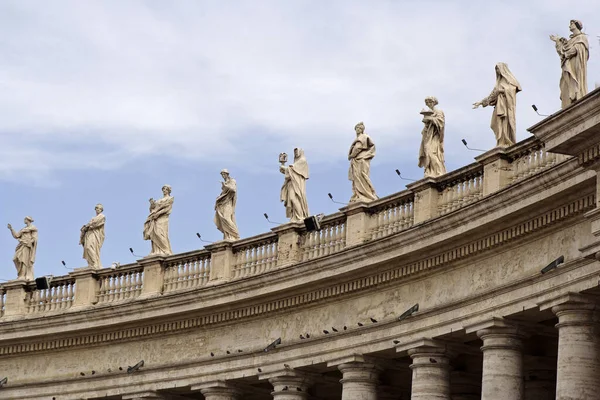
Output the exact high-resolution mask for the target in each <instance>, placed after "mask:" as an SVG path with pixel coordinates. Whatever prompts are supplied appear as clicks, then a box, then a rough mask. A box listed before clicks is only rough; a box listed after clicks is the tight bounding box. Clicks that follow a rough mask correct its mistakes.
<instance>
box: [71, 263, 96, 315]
mask: <svg viewBox="0 0 600 400" xmlns="http://www.w3.org/2000/svg"><path fill="white" fill-rule="evenodd" d="M97 272H98V271H96V269H95V268H82V269H77V270H75V271H73V272H70V273H69V276H71V277H72V278H74V279H75V296H74V299H73V306H72V308H76V307H86V306H90V305H92V304H94V303H95V301H96V293H97V291H98V275H96V273H97Z"/></svg>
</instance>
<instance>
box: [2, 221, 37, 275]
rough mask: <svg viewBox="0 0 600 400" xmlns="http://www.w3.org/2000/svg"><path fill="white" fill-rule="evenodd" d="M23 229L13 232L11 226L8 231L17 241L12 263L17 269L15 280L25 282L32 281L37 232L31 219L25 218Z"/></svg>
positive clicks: (9, 225)
mask: <svg viewBox="0 0 600 400" xmlns="http://www.w3.org/2000/svg"><path fill="white" fill-rule="evenodd" d="M24 222H25V227H24V228H23V229H21V230H20V231H18V232H15V230H14V229H13V227H12V226H11V224H8V229H10V233H11V234H12V236H13V237H14V238H15V239H17V240H18V241H19V244H18V245H17V248H16V249H15V256H14V257H13V262H14V263H15V268H16V269H17V279H22V280H26V281H31V280H33V263H34V262H35V251H36V250H37V241H38V230H37V228H36V227H35V226H33V218H31V217H25V221H24Z"/></svg>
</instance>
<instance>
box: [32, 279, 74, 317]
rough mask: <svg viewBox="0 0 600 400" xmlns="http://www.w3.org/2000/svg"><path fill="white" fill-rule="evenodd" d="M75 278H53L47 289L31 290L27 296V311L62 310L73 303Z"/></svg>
mask: <svg viewBox="0 0 600 400" xmlns="http://www.w3.org/2000/svg"><path fill="white" fill-rule="evenodd" d="M74 296H75V280H74V279H71V278H69V277H60V278H55V279H54V280H52V281H51V282H50V287H49V288H48V289H37V290H32V291H31V292H30V293H29V294H28V296H27V312H28V313H38V312H46V311H54V310H64V309H67V308H70V307H71V305H73V298H74Z"/></svg>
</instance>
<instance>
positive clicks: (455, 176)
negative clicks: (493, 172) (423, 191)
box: [438, 163, 483, 215]
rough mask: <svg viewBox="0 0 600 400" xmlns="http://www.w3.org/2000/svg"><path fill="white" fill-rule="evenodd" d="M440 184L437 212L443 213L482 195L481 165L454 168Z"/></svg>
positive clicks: (462, 205)
mask: <svg viewBox="0 0 600 400" xmlns="http://www.w3.org/2000/svg"><path fill="white" fill-rule="evenodd" d="M440 186H441V189H442V191H441V192H440V194H439V199H438V214H439V215H444V214H447V213H449V212H451V211H454V210H457V209H459V208H461V207H464V206H466V205H467V204H469V203H472V202H474V201H476V200H478V199H479V198H481V197H482V196H483V167H482V166H481V165H479V164H477V163H475V164H471V165H468V166H466V167H464V168H461V169H459V170H456V171H454V172H452V173H450V174H448V177H446V178H444V180H443V181H442V182H440Z"/></svg>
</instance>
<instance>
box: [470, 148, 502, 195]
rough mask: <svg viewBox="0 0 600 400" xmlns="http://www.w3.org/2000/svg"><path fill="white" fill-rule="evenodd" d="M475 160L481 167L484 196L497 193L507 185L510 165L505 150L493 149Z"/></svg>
mask: <svg viewBox="0 0 600 400" xmlns="http://www.w3.org/2000/svg"><path fill="white" fill-rule="evenodd" d="M475 160H477V162H478V163H480V164H482V165H483V195H484V196H487V195H488V194H490V193H494V192H497V191H498V190H500V189H502V188H504V187H505V186H506V185H508V178H509V173H510V171H511V165H510V162H509V158H508V156H507V155H506V149H505V148H502V147H495V148H493V149H492V150H490V151H486V152H485V153H483V154H482V155H480V156H478V157H475Z"/></svg>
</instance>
